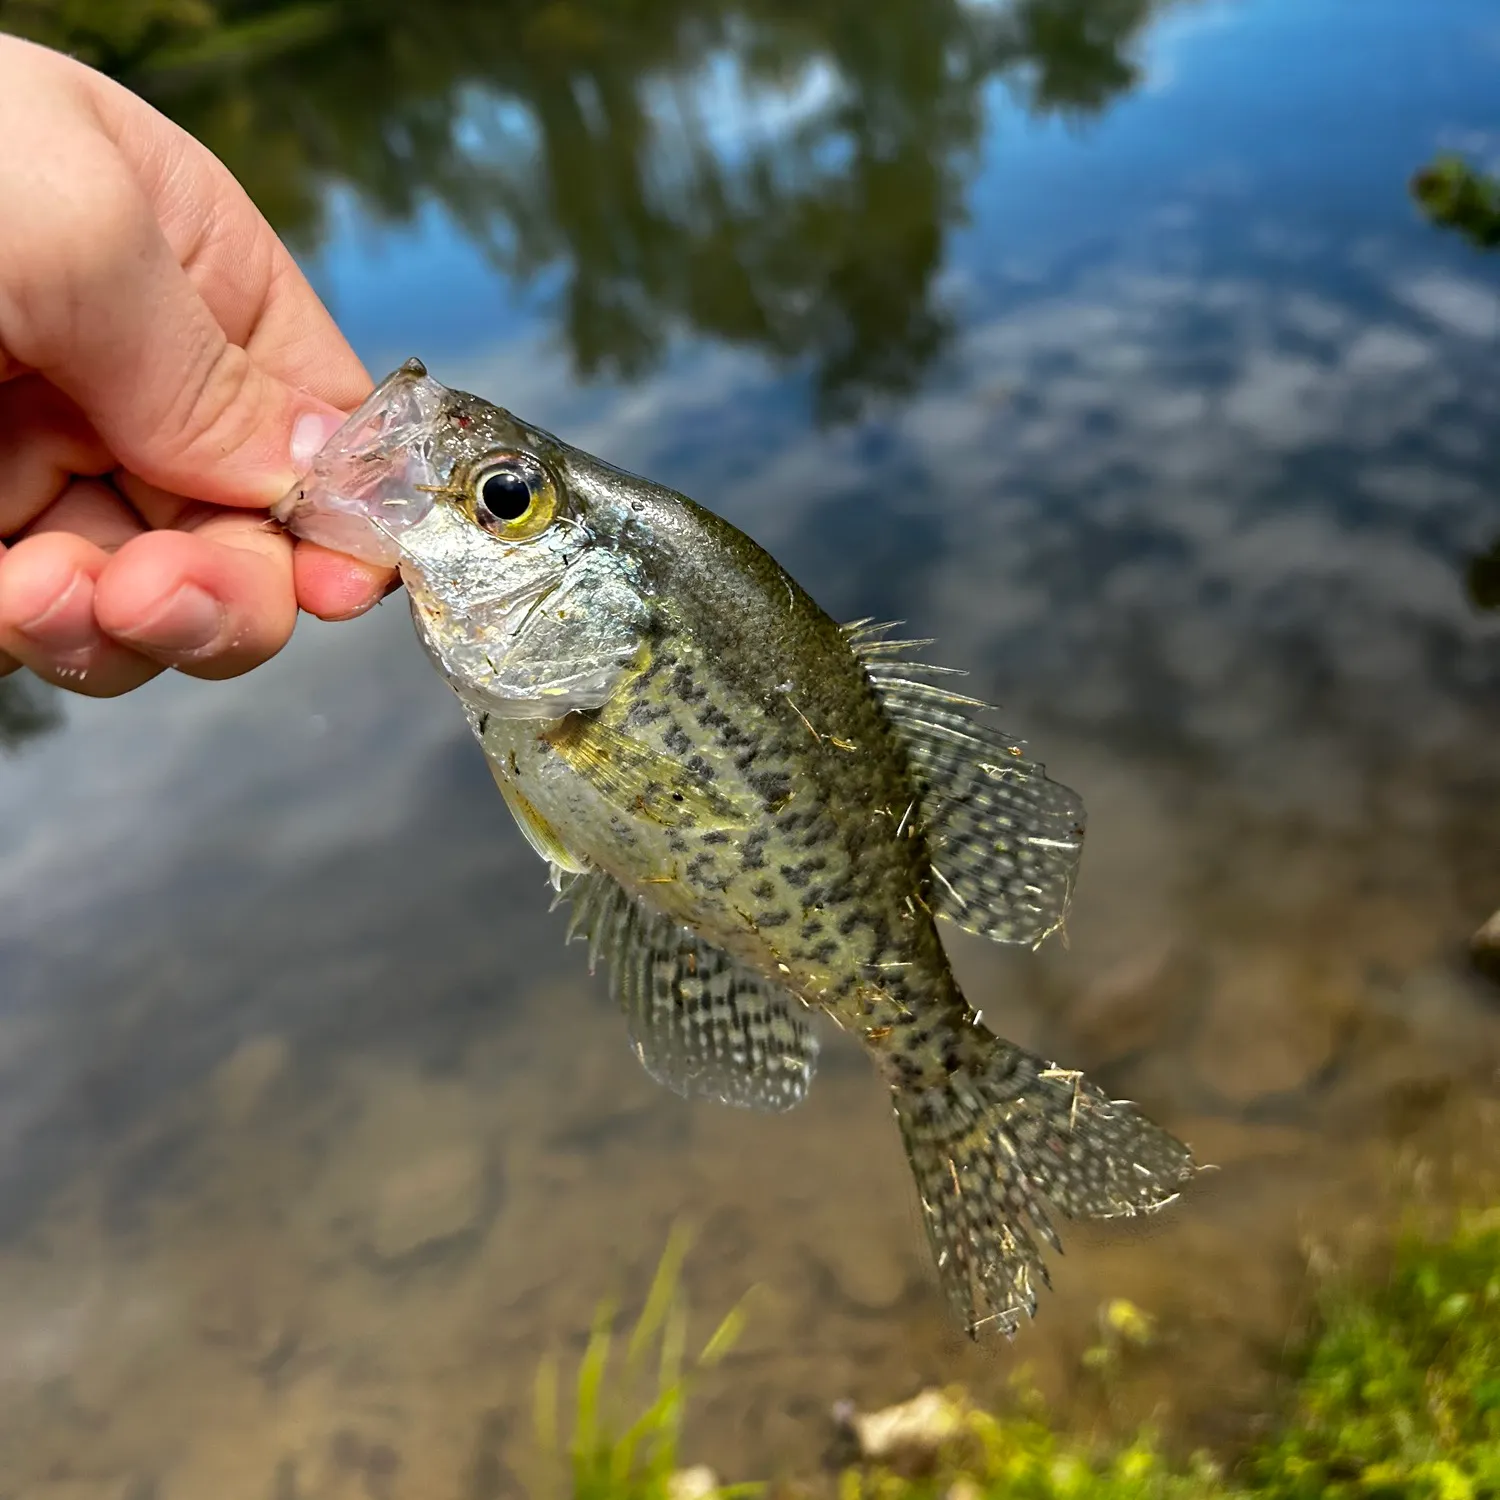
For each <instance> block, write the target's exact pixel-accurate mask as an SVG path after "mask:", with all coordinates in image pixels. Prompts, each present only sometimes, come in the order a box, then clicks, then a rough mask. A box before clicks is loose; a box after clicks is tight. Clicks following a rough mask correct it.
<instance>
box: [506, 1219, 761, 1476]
mask: <svg viewBox="0 0 1500 1500" xmlns="http://www.w3.org/2000/svg"><path fill="white" fill-rule="evenodd" d="M687 1247H688V1237H687V1236H686V1234H684V1233H683V1232H681V1231H676V1232H674V1233H673V1235H672V1237H671V1238H670V1239H669V1240H668V1242H667V1248H666V1250H665V1251H664V1252H663V1254H662V1258H661V1262H660V1264H659V1265H658V1266H657V1268H656V1275H655V1277H654V1279H653V1280H652V1283H651V1290H650V1291H649V1292H648V1293H647V1295H646V1302H645V1305H644V1307H643V1308H642V1309H641V1314H640V1317H639V1318H638V1319H637V1321H636V1324H635V1327H634V1328H633V1329H632V1330H631V1333H630V1337H629V1339H628V1340H627V1341H626V1345H625V1357H624V1359H623V1361H622V1362H621V1363H620V1364H619V1367H618V1368H612V1364H611V1360H612V1356H613V1353H614V1344H615V1338H614V1332H613V1327H614V1320H615V1309H614V1307H613V1306H612V1305H611V1304H609V1303H606V1304H604V1305H602V1306H601V1307H600V1308H599V1310H598V1312H597V1313H596V1314H595V1316H594V1326H593V1330H592V1332H591V1333H590V1335H589V1341H588V1346H587V1348H586V1349H585V1350H584V1354H583V1358H582V1360H580V1362H579V1366H578V1375H577V1379H576V1381H575V1404H574V1414H573V1430H572V1434H571V1437H570V1438H569V1440H568V1442H567V1445H566V1450H565V1449H564V1445H563V1443H562V1441H561V1439H560V1437H559V1422H558V1370H557V1364H556V1362H555V1361H554V1360H550V1359H549V1360H546V1361H544V1362H543V1364H542V1367H541V1369H540V1371H539V1372H538V1374H537V1383H536V1436H537V1446H538V1448H539V1450H540V1452H541V1457H542V1462H543V1465H544V1468H545V1472H544V1475H543V1478H542V1481H541V1484H540V1485H539V1486H538V1488H539V1489H540V1490H541V1491H542V1492H543V1493H546V1491H547V1490H548V1489H550V1490H551V1491H552V1493H554V1494H556V1493H557V1492H558V1490H559V1488H560V1485H559V1480H560V1478H561V1477H562V1476H566V1477H567V1479H568V1481H569V1483H568V1487H567V1489H566V1494H567V1496H568V1497H569V1500H669V1497H670V1494H671V1490H670V1484H671V1479H672V1476H673V1474H674V1473H676V1472H677V1469H678V1467H679V1462H678V1441H679V1438H680V1436H681V1433H682V1414H683V1405H684V1402H685V1400H686V1396H687V1390H688V1386H689V1383H690V1380H691V1377H692V1374H693V1372H694V1371H695V1370H702V1369H709V1368H712V1367H713V1366H714V1365H716V1364H718V1362H719V1361H720V1360H721V1359H723V1357H724V1356H725V1355H726V1354H728V1353H729V1351H730V1350H731V1349H732V1348H733V1347H734V1344H735V1342H736V1340H737V1339H738V1338H739V1336H740V1333H741V1331H742V1330H743V1328H744V1322H745V1303H744V1301H743V1300H742V1301H741V1302H740V1303H739V1304H738V1305H737V1306H735V1307H734V1308H732V1309H731V1310H730V1312H729V1313H728V1314H727V1316H726V1317H725V1318H724V1320H723V1321H722V1322H721V1323H720V1324H719V1326H718V1327H717V1328H716V1329H715V1330H714V1332H713V1334H712V1336H711V1337H710V1338H709V1340H708V1342H707V1343H706V1344H704V1346H703V1348H702V1350H701V1351H700V1352H699V1353H698V1355H697V1356H696V1357H695V1358H694V1359H693V1361H692V1363H691V1365H690V1366H688V1367H687V1368H684V1363H683V1361H684V1355H685V1352H686V1348H687V1310H686V1308H685V1306H684V1303H683V1299H682V1296H681V1290H680V1283H681V1276H682V1261H683V1256H684V1255H685V1254H686V1252H687ZM636 1408H639V1410H638V1411H637V1414H636V1415H634V1416H631V1415H630V1414H629V1413H630V1412H631V1411H632V1410H634V1409H636ZM762 1489H763V1486H761V1485H758V1484H748V1485H733V1486H729V1487H727V1488H720V1489H717V1490H715V1491H714V1492H713V1495H712V1497H705V1500H734V1497H737V1496H752V1495H759V1494H760V1493H761V1492H762Z"/></svg>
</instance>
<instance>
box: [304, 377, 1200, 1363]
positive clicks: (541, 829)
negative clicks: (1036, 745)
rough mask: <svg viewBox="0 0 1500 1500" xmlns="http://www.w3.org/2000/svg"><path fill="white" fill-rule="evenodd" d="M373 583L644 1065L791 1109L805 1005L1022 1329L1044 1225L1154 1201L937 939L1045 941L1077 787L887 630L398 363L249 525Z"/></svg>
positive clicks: (808, 1059) (707, 520)
mask: <svg viewBox="0 0 1500 1500" xmlns="http://www.w3.org/2000/svg"><path fill="white" fill-rule="evenodd" d="M274 515H275V516H276V518H277V519H278V520H279V521H280V522H281V523H282V524H283V525H284V526H285V527H286V528H287V529H289V530H290V531H292V532H293V533H295V534H297V535H299V536H301V537H305V538H308V539H310V540H313V541H316V542H320V543H323V544H324V545H327V546H330V547H333V548H335V549H337V550H341V551H345V552H347V553H349V554H351V555H353V556H356V557H361V558H364V559H365V560H367V561H370V562H376V563H385V564H389V565H394V566H395V567H397V568H399V570H400V575H401V579H402V581H403V583H404V584H405V588H406V593H407V596H408V599H409V603H410V608H411V614H412V618H413V620H414V622H415V625H416V630H417V634H418V636H419V637H420V639H421V641H422V644H423V645H424V647H425V648H426V651H427V653H428V655H429V656H430V658H431V660H432V662H433V664H434V665H435V666H436V668H437V670H438V671H439V672H440V673H442V675H443V676H444V677H445V678H446V679H447V681H448V683H449V684H450V686H451V687H452V688H453V690H454V692H455V694H456V695H457V697H458V699H459V702H460V704H461V705H462V708H463V711H464V713H465V714H466V715H467V718H468V722H469V724H470V726H471V728H472V730H473V732H474V734H475V736H476V737H477V739H478V740H479V743H480V745H481V746H482V747H483V751H484V755H485V757H486V760H487V762H488V764H489V768H490V771H491V773H492V774H493V776H494V779H495V782H496V783H497V785H498V787H499V790H500V793H501V795H502V796H503V797H504V799H505V801H506V803H507V804H508V806H509V808H510V811H511V813H512V814H513V815H514V818H515V821H516V823H517V824H518V825H519V827H520V829H521V832H522V833H523V834H524V835H525V837H526V839H527V840H528V841H529V842H530V844H531V846H532V847H533V849H534V850H535V851H536V853H537V854H538V855H539V856H540V857H541V859H542V860H543V861H545V862H546V865H547V869H548V880H549V882H550V885H551V887H552V889H553V891H554V892H555V896H554V904H558V903H566V905H567V906H568V909H569V910H568V922H567V937H568V938H569V940H572V939H575V938H578V939H582V940H584V941H586V943H587V947H588V957H589V965H590V969H591V971H592V970H593V969H595V968H596V967H597V966H600V965H602V966H603V967H604V969H605V970H606V971H607V973H608V976H609V985H610V989H611V992H612V995H613V998H614V1000H615V1001H616V1003H617V1004H618V1005H619V1007H620V1009H621V1010H622V1011H623V1012H624V1015H625V1018H626V1023H627V1026H628V1030H629V1035H630V1039H631V1044H632V1046H633V1048H634V1050H635V1053H636V1055H637V1056H638V1058H639V1059H640V1061H641V1063H642V1064H643V1065H644V1067H645V1069H646V1071H647V1072H648V1073H649V1074H650V1075H651V1076H652V1077H654V1078H655V1079H657V1080H658V1081H659V1082H660V1083H662V1084H664V1085H666V1086H667V1087H669V1088H671V1089H673V1090H675V1091H676V1092H677V1093H679V1094H681V1095H683V1096H685V1097H688V1098H706V1099H714V1100H718V1101H720V1102H722V1103H724V1104H728V1105H732V1106H737V1107H740V1108H747V1109H759V1110H768V1111H784V1110H788V1109H791V1108H793V1107H794V1106H795V1105H797V1104H798V1103H799V1102H800V1101H801V1100H802V1099H804V1098H805V1097H806V1095H807V1092H808V1089H809V1087H810V1085H811V1083H812V1080H813V1077H814V1074H815V1071H816V1066H817V1060H818V1054H819V1037H818V1028H817V1025H816V1024H815V1017H816V1015H817V1014H818V1013H822V1014H823V1015H826V1016H828V1017H831V1018H832V1020H833V1021H834V1022H835V1023H836V1024H837V1025H838V1026H840V1027H842V1028H843V1029H844V1030H845V1031H847V1032H849V1033H851V1034H852V1035H853V1036H854V1037H856V1038H858V1040H859V1041H860V1042H861V1043H863V1045H864V1048H865V1050H866V1051H867V1053H868V1054H869V1056H870V1058H871V1060H872V1061H873V1063H874V1066H875V1069H876V1071H877V1073H878V1075H879V1076H880V1078H881V1079H882V1080H883V1082H884V1084H885V1085H886V1087H887V1088H888V1089H889V1091H890V1098H891V1104H892V1107H893V1110H894V1113H895V1116H896V1121H897V1125H898V1128H899V1131H900V1136H901V1139H902V1141H903V1142H904V1145H905V1150H906V1155H907V1158H908V1160H909V1162H910V1166H911V1171H912V1175H913V1178H914V1180H915V1184H916V1189H917V1193H918V1196H919V1198H920V1202H921V1208H922V1219H923V1222H924V1224H925V1227H926V1234H927V1238H928V1242H929V1245H930V1248H931V1251H932V1256H933V1260H934V1262H935V1264H936V1267H937V1274H938V1279H939V1282H940V1284H941V1287H942V1289H943V1291H944V1293H945V1295H946V1299H947V1302H948V1304H949V1306H950V1307H951V1309H952V1312H953V1315H954V1317H955V1318H956V1320H957V1321H958V1323H959V1324H960V1325H961V1326H962V1327H963V1329H964V1330H965V1331H966V1332H967V1333H968V1334H969V1335H970V1337H973V1338H978V1337H979V1336H980V1334H981V1332H984V1331H988V1330H998V1331H999V1332H1001V1333H1003V1334H1005V1335H1007V1336H1012V1337H1013V1336H1014V1335H1015V1333H1016V1332H1017V1331H1018V1329H1019V1327H1020V1326H1021V1325H1022V1323H1023V1321H1024V1320H1025V1319H1026V1318H1031V1317H1034V1316H1035V1314H1036V1310H1037V1301H1038V1299H1037V1289H1038V1287H1039V1286H1049V1285H1050V1279H1049V1270H1048V1265H1047V1259H1046V1256H1045V1254H1044V1248H1045V1249H1050V1250H1052V1251H1059V1250H1061V1241H1060V1239H1059V1236H1058V1233H1057V1230H1056V1227H1055V1224H1054V1218H1055V1216H1058V1215H1060V1216H1062V1217H1063V1218H1067V1219H1071V1220H1078V1219H1108V1218H1114V1217H1120V1216H1125V1215H1134V1214H1141V1213H1148V1212H1154V1211H1156V1210H1158V1209H1161V1208H1163V1207H1164V1206H1166V1205H1167V1204H1169V1203H1171V1202H1173V1201H1174V1200H1175V1199H1176V1198H1177V1197H1178V1196H1179V1195H1180V1193H1181V1192H1182V1190H1183V1188H1184V1186H1185V1185H1186V1184H1187V1183H1188V1182H1189V1181H1190V1180H1191V1179H1192V1178H1193V1176H1194V1175H1195V1174H1196V1172H1197V1171H1198V1170H1199V1165H1198V1163H1196V1162H1195V1160H1194V1158H1193V1155H1192V1152H1191V1150H1190V1148H1189V1147H1188V1146H1187V1145H1185V1144H1184V1143H1183V1142H1182V1141H1180V1140H1179V1139H1177V1137H1175V1136H1174V1135H1172V1134H1170V1133H1169V1132H1168V1131H1166V1130H1165V1129H1163V1128H1162V1127H1161V1126H1159V1125H1157V1124H1156V1123H1154V1122H1153V1121H1152V1120H1151V1119H1149V1118H1148V1117H1147V1116H1146V1115H1145V1114H1143V1113H1142V1112H1140V1111H1139V1110H1138V1109H1137V1108H1136V1107H1135V1106H1134V1105H1133V1104H1132V1103H1130V1102H1128V1101H1123V1100H1117V1099H1112V1098H1110V1097H1109V1096H1108V1095H1107V1094H1106V1093H1105V1092H1103V1091H1102V1090H1101V1089H1100V1088H1099V1087H1098V1086H1097V1085H1095V1084H1094V1083H1093V1082H1092V1081H1090V1080H1089V1079H1088V1078H1086V1077H1085V1076H1084V1075H1083V1074H1082V1073H1081V1072H1080V1071H1079V1070H1077V1069H1076V1068H1071V1067H1067V1066H1064V1065H1061V1064H1059V1063H1057V1062H1053V1061H1049V1060H1048V1059H1046V1058H1043V1057H1041V1056H1038V1055H1036V1054H1034V1053H1032V1052H1030V1051H1028V1050H1026V1049H1025V1048H1023V1047H1020V1046H1017V1045H1016V1044H1015V1043H1013V1042H1011V1041H1008V1040H1006V1039H1005V1038H1004V1037H1002V1036H999V1035H997V1034H996V1033H995V1032H994V1031H992V1030H990V1028H989V1027H988V1026H986V1025H985V1024H984V1021H983V1018H982V1013H981V1009H976V1008H974V1007H973V1006H972V1005H971V1004H970V1003H969V1001H968V999H967V998H966V997H965V995H964V994H963V992H962V991H961V989H960V987H959V984H958V982H957V980H956V979H955V977H954V973H953V970H952V967H951V966H950V963H949V958H948V955H947V952H946V950H945V948H944V945H943V941H942V936H941V933H940V930H939V924H940V923H950V924H952V925H953V926H956V927H958V928H961V929H963V930H965V931H967V932H971V933H977V934H979V935H980V936H982V937H985V938H989V939H991V940H993V941H995V942H998V943H1004V944H1016V945H1023V946H1027V947H1032V948H1034V947H1036V946H1038V945H1039V944H1041V943H1042V942H1043V941H1044V940H1045V939H1047V938H1048V937H1049V936H1050V935H1051V934H1053V933H1055V932H1056V931H1057V930H1058V929H1059V928H1061V927H1062V925H1063V923H1064V920H1065V918H1066V916H1067V913H1068V908H1069V903H1070V900H1071V897H1072V893H1073V889H1074V884H1075V880H1076V875H1077V870H1078V865H1079V861H1080V858H1081V855H1082V850H1083V844H1084V830H1085V816H1084V808H1083V803H1082V800H1081V798H1080V797H1079V795H1078V794H1077V793H1076V792H1074V791H1073V790H1071V789H1070V788H1069V787H1066V786H1064V785H1062V784H1061V783H1059V782H1057V781H1054V780H1053V779H1051V778H1050V777H1048V775H1047V774H1046V770H1045V768H1044V767H1043V766H1042V765H1040V764H1038V763H1037V762H1035V761H1032V760H1030V759H1028V758H1027V755H1026V752H1025V749H1024V746H1023V745H1022V744H1020V743H1018V742H1016V741H1013V740H1011V739H1010V738H1008V737H1007V736H1006V735H1004V734H1002V733H1000V732H998V731H997V730H995V729H994V728H992V727H990V726H989V725H988V724H987V723H986V722H985V720H984V714H985V711H986V705H984V704H983V703H982V702H980V701H979V700H977V699H974V698H971V697H968V696H966V695H964V694H962V693H959V692H957V691H956V690H955V689H954V687H953V685H952V679H953V676H954V675H955V674H954V673H953V672H952V671H951V670H950V669H948V668H945V667H942V666H939V665H935V664H933V663H930V662H927V661H924V660H923V659H922V657H921V654H920V653H921V652H922V650H923V648H925V647H927V646H929V645H931V644H932V642H931V641H928V640H911V639H901V638H898V637H897V636H896V635H894V634H893V633H892V632H893V631H894V630H895V629H896V628H897V627H896V623H895V622H877V621H874V620H857V621H853V622H849V623H844V624H840V623H838V622H836V621H835V620H834V619H833V618H832V617H831V616H829V615H828V614H826V613H825V612H824V611H823V610H822V609H821V608H819V606H818V605H817V604H816V603H815V602H814V601H813V599H812V598H811V597H810V596H809V595H808V594H807V593H806V592H805V591H804V590H803V588H802V587H801V585H799V584H798V583H797V582H796V580H795V579H793V578H792V577H791V576H790V575H789V574H788V573H787V572H786V571H785V570H784V569H783V568H782V567H781V566H780V565H779V564H778V563H777V562H776V561H775V560H774V559H773V558H772V557H771V556H770V555H769V554H768V553H767V552H765V551H764V550H762V549H761V548H760V547H759V546H758V545H757V544H756V543H755V542H754V541H752V540H751V539H750V538H749V537H748V536H746V535H745V534H744V533H743V532H741V531H739V530H738V529H736V528H735V527H734V526H732V525H730V523H729V522H727V521H726V520H724V519H723V518H722V517H720V516H718V515H716V514H715V513H714V512H713V511H711V510H709V509H707V508H706V507H704V506H701V505H699V504H697V503H696V502H694V501H693V500H690V499H688V498H687V497H686V496H684V495H681V494H678V493H676V492H674V491H672V490H670V489H667V488H665V487H663V486H661V485H659V484H655V483H653V482H651V481H650V480H648V479H644V478H640V477H638V476H636V475H633V474H629V473H626V472H625V471H623V470H621V469H618V468H615V467H613V466H611V465H610V464H608V463H606V462H604V461H602V460H600V459H598V458H595V457H593V456H591V455H590V454H588V453H585V452H583V451H582V450H580V449H578V448H576V447H573V446H571V445H570V444H568V443H566V442H564V441H563V440H562V439H560V438H558V437H555V436H553V435H552V434H551V433H548V432H545V431H543V430H542V429H540V428H538V427H534V426H531V425H530V424H528V423H526V422H524V421H522V420H521V419H520V418H519V417H516V416H514V415H513V414H512V413H510V412H508V411H506V410H504V409H503V408H501V407H499V406H496V405H494V404H492V403H491V402H489V401H486V400H484V399H482V398H481V397H478V396H474V395H470V394H468V393H466V392H463V391H459V390H453V389H450V388H448V387H447V386H445V385H443V384H441V383H440V382H439V381H437V380H436V379H435V378H433V377H431V376H429V375H428V373H427V371H426V368H425V367H424V366H423V364H422V363H421V362H420V361H419V360H415V359H413V360H408V361H407V362H406V363H405V364H404V365H402V366H401V367H400V368H399V369H398V370H396V371H394V372H393V373H392V374H391V375H389V376H388V377H386V379H385V380H384V381H382V382H381V383H380V385H379V386H378V387H377V388H376V389H375V391H374V392H373V393H372V395H371V396H370V397H369V399H368V400H367V401H366V402H365V403H364V405H363V406H361V408H360V409H359V410H358V411H356V412H355V413H354V414H353V415H352V416H351V417H350V418H349V420H348V422H347V423H346V424H345V426H344V428H343V429H342V430H341V431H340V432H339V433H337V434H336V435H335V436H334V437H333V439H332V440H331V441H330V442H329V444H328V445H327V446H326V447H325V448H324V449H323V451H322V452H321V453H320V454H319V455H318V456H317V458H316V459H315V460H314V463H313V465H312V467H311V469H310V471H309V473H308V474H307V476H306V477H305V478H304V479H303V480H302V481H301V482H300V483H299V484H298V485H297V486H296V487H295V488H294V489H293V490H292V491H291V492H290V493H289V494H288V495H287V496H286V497H285V498H284V499H283V500H282V501H281V502H280V503H279V504H278V505H277V506H276V507H275V508H274Z"/></svg>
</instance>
